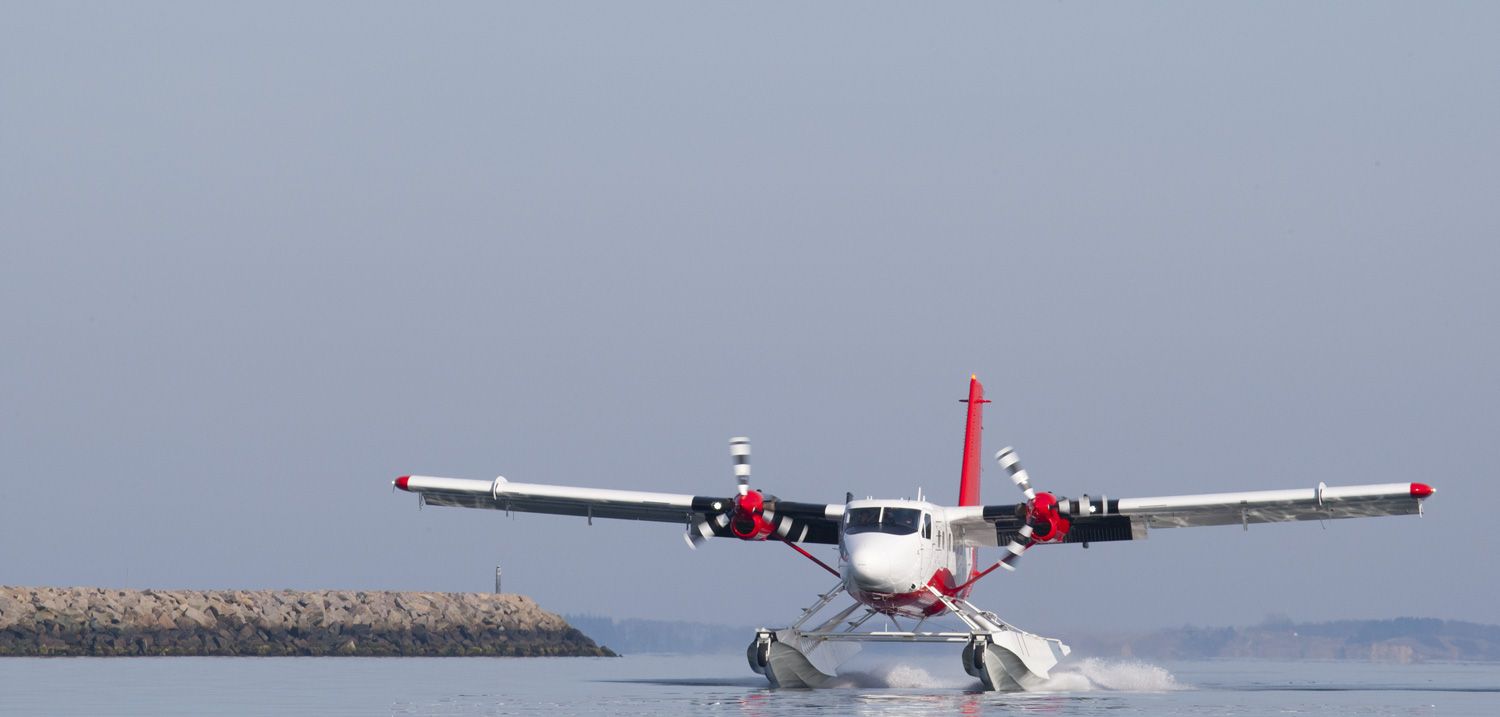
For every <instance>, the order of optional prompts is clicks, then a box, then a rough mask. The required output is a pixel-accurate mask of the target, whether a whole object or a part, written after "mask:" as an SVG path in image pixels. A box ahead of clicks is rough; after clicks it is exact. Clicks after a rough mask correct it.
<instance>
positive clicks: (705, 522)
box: [684, 436, 750, 550]
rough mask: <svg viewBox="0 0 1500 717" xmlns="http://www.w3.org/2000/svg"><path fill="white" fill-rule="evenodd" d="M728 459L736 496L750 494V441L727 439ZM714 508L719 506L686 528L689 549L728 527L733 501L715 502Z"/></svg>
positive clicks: (736, 437)
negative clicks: (736, 492) (732, 471)
mask: <svg viewBox="0 0 1500 717" xmlns="http://www.w3.org/2000/svg"><path fill="white" fill-rule="evenodd" d="M729 458H730V460H732V461H733V462H734V477H735V479H736V481H737V482H738V483H739V486H738V495H745V494H746V493H749V492H750V439H749V438H746V437H744V436H735V437H734V438H731V439H729ZM714 505H715V506H721V505H722V507H720V508H719V509H718V512H715V513H711V514H708V515H705V516H704V517H703V519H702V520H699V521H698V522H697V523H694V524H693V525H690V526H688V532H687V535H686V536H684V538H685V539H686V540H687V544H688V547H689V548H693V549H695V550H696V549H697V548H698V544H699V543H701V542H703V541H705V540H708V539H709V538H712V537H714V535H716V534H720V533H723V532H724V531H725V530H726V529H728V527H729V514H730V512H732V511H733V510H734V500H733V499H730V500H726V501H724V502H723V503H722V504H720V503H718V502H715V503H714Z"/></svg>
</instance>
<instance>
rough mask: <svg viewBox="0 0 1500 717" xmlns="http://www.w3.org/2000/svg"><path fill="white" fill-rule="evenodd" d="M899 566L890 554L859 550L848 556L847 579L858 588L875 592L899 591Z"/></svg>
mask: <svg viewBox="0 0 1500 717" xmlns="http://www.w3.org/2000/svg"><path fill="white" fill-rule="evenodd" d="M899 568H900V566H898V565H897V564H896V562H895V561H894V560H891V556H889V555H887V554H883V553H881V552H876V551H873V550H861V551H858V552H855V553H854V554H853V555H850V556H849V580H850V581H851V582H853V583H854V587H857V588H859V589H860V590H865V591H868V592H876V593H895V592H901V591H902V590H903V589H905V588H906V587H907V586H906V585H903V584H901V575H900V574H899V573H900V569H899Z"/></svg>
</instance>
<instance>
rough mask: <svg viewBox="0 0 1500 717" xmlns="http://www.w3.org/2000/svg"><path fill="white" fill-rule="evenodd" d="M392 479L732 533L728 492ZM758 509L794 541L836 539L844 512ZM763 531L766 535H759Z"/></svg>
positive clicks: (515, 504) (447, 492) (438, 490)
mask: <svg viewBox="0 0 1500 717" xmlns="http://www.w3.org/2000/svg"><path fill="white" fill-rule="evenodd" d="M395 485H396V487H397V488H400V489H401V490H404V491H409V492H412V493H416V494H418V495H419V496H421V499H422V502H423V503H425V504H427V505H441V506H450V507H456V508H488V509H491V510H504V511H516V512H519V513H550V514H553V515H574V516H580V517H585V518H588V519H589V520H593V519H594V518H614V519H621V520H651V521H658V522H663V523H678V524H681V525H686V526H688V527H689V528H691V527H692V526H694V525H702V526H705V529H707V530H710V531H712V533H713V534H714V535H716V536H719V537H734V532H733V531H732V529H731V527H730V522H731V518H732V517H733V515H734V511H735V508H736V503H735V501H734V500H733V499H730V498H713V497H704V496H694V495H687V494H683V493H648V492H644V491H634V490H612V489H606V488H582V487H577V486H563V485H545V484H540V483H512V482H510V481H507V480H506V479H505V478H503V477H501V478H496V479H495V480H493V481H486V480H472V479H465V478H437V477H433V476H402V477H400V478H397V479H396V483H395ZM761 515H762V517H763V519H764V521H765V522H766V523H768V524H769V525H770V526H771V530H772V534H773V535H775V536H776V537H777V538H780V539H783V540H787V541H790V542H798V543H826V544H830V545H835V544H837V543H838V542H839V536H838V526H839V520H840V519H841V518H842V517H843V515H844V506H843V505H842V504H828V505H825V504H822V503H796V502H792V501H782V500H777V499H775V498H774V497H768V498H766V500H765V503H764V509H763V513H762V514H761ZM765 537H769V536H764V535H763V536H760V538H765ZM760 538H758V539H760Z"/></svg>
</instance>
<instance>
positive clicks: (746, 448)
mask: <svg viewBox="0 0 1500 717" xmlns="http://www.w3.org/2000/svg"><path fill="white" fill-rule="evenodd" d="M729 457H730V459H731V460H732V461H733V464H734V477H735V481H736V483H737V486H736V491H735V495H734V496H732V497H730V498H724V499H709V500H710V502H709V503H708V504H706V505H703V506H702V508H701V510H702V512H703V517H702V518H701V519H700V520H698V522H696V523H694V524H692V525H690V526H689V527H688V531H687V535H686V536H685V537H686V539H687V544H688V547H689V548H694V549H696V548H697V547H698V544H699V543H701V542H703V541H705V540H707V539H709V538H712V537H714V536H716V535H725V534H726V533H727V534H729V535H732V536H734V537H736V538H739V539H740V540H765V539H766V538H767V537H768V536H770V535H771V533H773V532H775V530H776V527H777V525H778V523H777V520H776V497H775V496H767V495H764V494H762V493H761V492H760V491H758V490H753V489H752V488H750V439H749V438H745V437H744V436H736V437H734V438H731V439H729ZM695 507H697V506H695ZM783 519H786V517H785V516H784V517H783ZM787 527H788V528H790V527H791V526H790V525H789V526H787Z"/></svg>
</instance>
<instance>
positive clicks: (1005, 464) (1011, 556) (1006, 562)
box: [995, 446, 1036, 571]
mask: <svg viewBox="0 0 1500 717" xmlns="http://www.w3.org/2000/svg"><path fill="white" fill-rule="evenodd" d="M995 462H996V463H999V464H1000V467H1001V468H1004V469H1005V472H1006V474H1007V475H1009V476H1010V482H1012V483H1014V484H1015V485H1016V488H1018V489H1019V490H1020V491H1021V495H1024V496H1026V503H1025V504H1024V505H1021V506H1017V512H1018V513H1019V512H1020V511H1022V510H1026V509H1028V508H1029V506H1030V505H1031V502H1032V501H1033V500H1036V491H1035V490H1033V489H1032V487H1031V476H1028V475H1027V474H1026V469H1025V468H1022V467H1021V459H1020V458H1018V457H1016V449H1014V448H1011V447H1010V446H1006V447H1004V448H1001V449H1000V450H999V451H998V452H996V453H995ZM1017 517H1018V518H1020V517H1022V516H1021V515H1017ZM1034 534H1035V531H1034V530H1033V529H1032V527H1031V526H1030V525H1026V524H1025V523H1022V524H1021V529H1020V530H1019V531H1018V532H1017V533H1016V537H1014V538H1012V539H1011V541H1010V543H1009V544H1007V545H1006V546H1005V551H1006V555H1005V557H1003V558H1001V559H1000V567H1002V568H1005V569H1006V570H1011V571H1014V570H1015V569H1016V567H1015V564H1016V561H1018V560H1020V559H1021V553H1024V552H1026V549H1027V548H1030V547H1031V546H1033V545H1036V540H1034V539H1033V537H1032V536H1033V535H1034Z"/></svg>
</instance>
